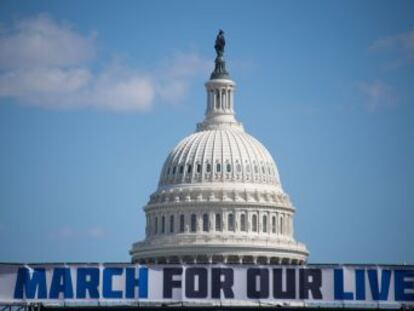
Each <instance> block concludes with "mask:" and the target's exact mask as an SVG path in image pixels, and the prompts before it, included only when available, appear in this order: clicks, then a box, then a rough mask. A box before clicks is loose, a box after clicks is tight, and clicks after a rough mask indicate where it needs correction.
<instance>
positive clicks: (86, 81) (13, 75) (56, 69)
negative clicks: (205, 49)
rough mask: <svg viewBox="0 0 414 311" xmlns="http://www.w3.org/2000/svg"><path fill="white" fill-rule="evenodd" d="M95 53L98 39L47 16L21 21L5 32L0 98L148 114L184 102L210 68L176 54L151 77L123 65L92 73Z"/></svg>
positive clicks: (0, 47)
mask: <svg viewBox="0 0 414 311" xmlns="http://www.w3.org/2000/svg"><path fill="white" fill-rule="evenodd" d="M96 50H97V49H96V35H90V36H83V35H82V34H80V33H77V32H76V31H75V30H74V29H73V27H71V26H69V25H67V24H62V23H57V22H55V21H53V20H52V19H51V18H50V17H48V16H46V15H39V16H36V17H32V18H27V19H24V20H20V21H17V22H16V23H15V24H14V25H13V28H12V29H10V30H8V31H3V32H0V98H1V97H8V98H13V99H15V100H17V101H18V102H20V103H24V104H27V105H36V106H41V107H44V108H54V109H56V108H66V109H68V108H80V107H94V108H97V109H107V110H114V111H147V110H150V109H151V108H152V106H153V105H154V102H155V101H156V100H157V99H159V100H161V101H165V102H171V103H176V102H179V101H182V100H184V99H185V97H186V95H187V94H188V91H189V88H190V86H191V81H192V79H193V78H194V77H195V76H196V75H199V74H201V73H202V74H204V75H205V74H206V73H207V72H208V67H209V66H211V64H210V63H209V62H207V61H205V60H204V59H203V58H201V57H200V56H199V55H197V54H196V53H187V54H186V53H181V52H176V53H174V54H173V55H171V56H170V57H167V58H166V59H164V60H163V61H161V62H160V63H158V64H155V65H154V69H153V70H151V71H148V72H141V71H138V70H134V69H131V68H130V66H128V65H127V64H123V63H119V62H118V63H111V64H108V65H107V66H103V67H102V68H103V69H101V70H99V71H92V69H91V65H93V61H95V60H96V59H95V58H94V57H95V55H96Z"/></svg>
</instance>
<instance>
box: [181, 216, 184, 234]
mask: <svg viewBox="0 0 414 311" xmlns="http://www.w3.org/2000/svg"><path fill="white" fill-rule="evenodd" d="M184 220H185V218H184V215H183V214H181V215H180V232H184V229H185V221H184Z"/></svg>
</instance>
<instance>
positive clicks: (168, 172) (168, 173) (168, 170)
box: [167, 167, 170, 175]
mask: <svg viewBox="0 0 414 311" xmlns="http://www.w3.org/2000/svg"><path fill="white" fill-rule="evenodd" d="M167 175H170V167H168V168H167Z"/></svg>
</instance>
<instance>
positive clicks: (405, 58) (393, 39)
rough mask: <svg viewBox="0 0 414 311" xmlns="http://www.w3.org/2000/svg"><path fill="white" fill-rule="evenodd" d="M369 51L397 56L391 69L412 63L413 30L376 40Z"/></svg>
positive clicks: (413, 56) (413, 50)
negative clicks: (392, 53) (394, 53)
mask: <svg viewBox="0 0 414 311" xmlns="http://www.w3.org/2000/svg"><path fill="white" fill-rule="evenodd" d="M369 49H370V50H371V51H375V52H379V51H393V52H397V53H398V54H399V58H398V59H397V60H395V61H394V63H393V64H391V65H392V67H396V66H399V65H402V64H403V63H407V62H412V61H414V28H413V29H411V30H410V31H407V32H403V33H400V34H396V35H392V36H387V37H384V38H380V39H378V40H376V41H375V42H374V43H373V44H371V46H370V47H369Z"/></svg>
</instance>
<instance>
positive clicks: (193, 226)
mask: <svg viewBox="0 0 414 311" xmlns="http://www.w3.org/2000/svg"><path fill="white" fill-rule="evenodd" d="M196 231H197V215H196V214H191V232H196Z"/></svg>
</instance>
